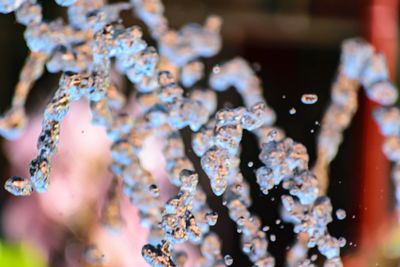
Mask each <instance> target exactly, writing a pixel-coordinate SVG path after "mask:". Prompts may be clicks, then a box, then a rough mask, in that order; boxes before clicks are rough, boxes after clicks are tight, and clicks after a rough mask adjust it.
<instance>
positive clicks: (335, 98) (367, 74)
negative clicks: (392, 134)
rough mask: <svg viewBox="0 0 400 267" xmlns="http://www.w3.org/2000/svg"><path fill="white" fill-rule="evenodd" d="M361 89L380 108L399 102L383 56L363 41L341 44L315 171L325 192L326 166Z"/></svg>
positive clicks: (323, 121)
mask: <svg viewBox="0 0 400 267" xmlns="http://www.w3.org/2000/svg"><path fill="white" fill-rule="evenodd" d="M360 85H361V86H362V87H363V88H364V89H365V93H366V95H367V96H368V97H369V98H370V99H371V100H372V101H375V102H377V103H378V104H380V105H392V104H394V103H395V102H396V100H397V95H398V93H397V89H396V88H395V87H394V86H393V84H392V83H391V82H390V81H389V77H388V71H387V66H386V62H385V58H384V56H383V55H382V54H381V53H378V52H376V51H374V49H373V47H372V46H371V45H370V44H368V43H367V42H366V41H364V40H362V39H358V38H357V39H349V40H346V41H344V42H343V44H342V56H341V61H340V66H339V70H338V74H337V78H336V80H335V81H334V83H333V85H332V90H331V104H330V105H329V106H328V108H327V110H326V112H325V114H324V117H323V119H322V123H321V130H320V133H319V136H318V160H317V163H316V168H315V171H316V173H317V174H318V176H319V177H322V178H324V177H325V179H323V180H322V181H321V183H320V188H321V189H322V190H324V191H325V190H326V187H327V181H326V180H327V178H326V177H327V166H328V165H329V163H330V162H331V161H332V160H333V159H334V158H335V156H336V153H337V151H338V147H339V145H340V143H341V142H342V139H343V131H344V130H345V129H346V128H347V127H348V126H349V125H350V123H351V120H352V118H353V116H354V114H355V112H356V111H357V107H358V100H357V94H358V90H359V88H360Z"/></svg>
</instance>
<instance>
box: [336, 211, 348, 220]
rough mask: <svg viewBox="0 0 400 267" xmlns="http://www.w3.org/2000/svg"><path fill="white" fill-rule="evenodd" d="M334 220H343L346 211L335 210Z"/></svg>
mask: <svg viewBox="0 0 400 267" xmlns="http://www.w3.org/2000/svg"><path fill="white" fill-rule="evenodd" d="M336 218H338V220H343V219H344V218H346V211H345V210H343V209H338V210H336Z"/></svg>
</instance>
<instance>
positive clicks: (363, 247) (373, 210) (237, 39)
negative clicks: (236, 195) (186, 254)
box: [0, 0, 400, 267]
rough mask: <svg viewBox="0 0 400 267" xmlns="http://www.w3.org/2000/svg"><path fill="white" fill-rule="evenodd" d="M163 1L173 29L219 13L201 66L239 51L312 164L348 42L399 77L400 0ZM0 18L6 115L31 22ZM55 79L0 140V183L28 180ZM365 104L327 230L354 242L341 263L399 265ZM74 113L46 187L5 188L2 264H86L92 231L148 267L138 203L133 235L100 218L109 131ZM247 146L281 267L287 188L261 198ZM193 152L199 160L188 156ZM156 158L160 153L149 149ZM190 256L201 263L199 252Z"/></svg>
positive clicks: (231, 98) (41, 86)
mask: <svg viewBox="0 0 400 267" xmlns="http://www.w3.org/2000/svg"><path fill="white" fill-rule="evenodd" d="M41 2H42V6H43V8H44V16H45V18H46V19H48V20H53V19H55V18H57V17H60V16H61V17H64V18H65V9H62V8H60V7H58V6H57V5H56V4H55V3H54V1H41ZM109 2H119V1H109ZM163 2H164V4H165V6H166V14H167V17H168V19H169V21H170V25H171V26H172V27H173V28H176V29H178V28H180V27H181V26H182V25H184V24H185V23H188V22H197V23H202V22H203V21H204V19H205V18H206V16H207V15H210V14H217V15H220V16H221V17H222V18H223V20H224V24H223V28H222V36H223V48H222V51H221V52H220V53H219V54H218V55H217V56H216V57H214V58H212V59H207V60H206V61H205V62H206V66H207V70H210V69H211V68H212V66H213V65H214V64H217V63H221V62H223V61H226V60H229V59H232V58H234V57H235V56H242V57H244V58H245V59H247V60H249V61H250V62H251V64H252V66H253V68H254V70H255V71H256V72H257V73H258V75H259V76H260V77H261V79H262V81H263V85H264V89H265V91H264V93H265V98H266V100H267V102H268V104H269V105H270V106H271V107H272V108H273V109H274V110H275V111H276V113H277V117H278V120H277V125H278V126H279V127H281V128H282V129H284V130H285V132H286V133H287V135H288V136H289V137H291V138H293V139H294V140H295V141H298V142H301V143H303V144H304V145H305V146H306V147H307V149H308V152H309V154H310V158H311V164H312V163H313V162H314V160H315V144H316V136H317V133H318V127H319V126H318V122H319V121H320V119H321V118H322V115H323V112H324V111H325V108H326V107H327V105H328V103H329V100H330V86H331V83H332V81H333V79H334V77H335V75H336V70H337V66H338V63H339V57H340V45H341V42H342V41H343V40H344V39H346V38H351V37H356V36H361V37H364V38H366V39H367V40H369V41H370V42H372V43H373V44H374V45H375V46H376V47H377V48H378V49H379V50H381V51H382V52H384V53H385V55H386V56H387V61H388V64H389V67H390V72H391V77H392V79H393V80H394V81H398V80H397V79H396V78H397V77H400V75H399V74H398V71H397V70H398V68H396V65H397V63H398V59H399V57H398V56H397V50H398V47H399V42H398V40H397V36H398V30H399V27H398V26H399V18H398V13H399V12H400V7H399V5H398V2H399V1H398V0H245V1H244V0H218V1H216V0H190V1H187V0H164V1H163ZM123 19H124V24H126V25H132V24H138V25H141V26H142V27H143V24H142V23H141V22H140V21H138V20H137V19H136V18H134V17H133V16H132V15H131V12H124V13H123ZM0 25H1V34H0V58H1V61H0V86H1V93H0V112H1V113H3V112H4V111H5V110H7V109H8V107H9V106H10V103H11V98H12V95H13V91H14V86H15V84H16V83H17V81H18V75H19V71H20V69H21V68H22V66H23V63H24V60H25V58H26V56H27V54H28V49H27V47H26V45H25V43H24V39H23V31H24V28H23V27H22V26H21V25H19V24H17V23H15V18H14V15H1V16H0ZM143 29H144V31H145V33H147V32H146V28H145V27H143ZM147 36H148V35H147ZM147 40H149V41H150V39H149V38H147ZM150 43H151V41H150ZM58 78H59V77H58V76H57V75H50V74H48V73H46V74H45V75H44V76H43V77H42V78H41V79H40V80H39V81H38V82H37V83H36V85H35V87H34V88H33V90H32V92H31V93H30V95H29V99H28V103H27V108H28V113H29V116H30V122H29V125H28V129H27V131H26V132H25V133H24V134H23V136H22V137H21V138H20V139H18V140H15V141H12V142H10V141H5V140H0V147H1V150H0V177H1V178H0V179H1V180H2V182H1V184H3V183H4V182H5V180H6V179H7V178H8V177H9V176H10V175H27V166H28V163H29V161H30V159H31V158H32V156H33V155H34V153H35V146H36V144H35V142H36V138H37V136H38V134H39V131H40V130H39V127H40V120H41V113H42V112H43V107H44V105H45V104H46V103H47V101H48V100H49V98H50V96H51V95H52V94H53V93H54V91H55V89H56V87H57V84H58ZM125 84H126V83H125ZM397 84H398V83H397ZM124 90H125V91H126V93H127V94H129V93H130V92H131V88H124ZM305 93H314V94H317V95H318V98H319V100H318V102H317V103H316V104H314V105H302V104H301V101H300V99H301V96H302V94H305ZM359 100H360V106H359V110H358V112H357V114H356V116H355V118H354V120H353V123H352V124H351V127H350V128H349V129H347V130H346V131H345V133H344V134H345V138H344V142H343V144H342V145H341V147H340V149H339V152H338V155H337V157H336V159H335V160H334V161H333V162H332V165H331V169H330V178H331V179H330V185H329V191H328V195H329V197H330V198H331V201H332V204H333V207H334V210H336V209H339V208H340V209H344V210H346V213H347V217H346V219H344V220H342V221H339V220H336V219H335V220H334V221H333V222H332V223H331V224H330V225H329V230H330V231H331V233H332V234H333V235H334V236H336V237H339V236H343V237H345V238H346V240H347V245H346V246H345V247H344V248H343V249H342V253H343V255H344V259H345V266H356V267H357V266H360V267H364V266H366V267H367V266H399V263H400V260H399V259H400V228H398V226H397V223H398V222H397V221H396V214H395V211H394V209H393V207H394V197H393V188H392V187H393V186H392V184H391V180H390V165H389V162H387V161H386V160H385V158H384V156H383V155H382V152H381V146H380V144H381V142H382V137H381V136H380V135H379V134H378V131H377V127H376V126H375V123H374V122H373V121H372V119H371V114H370V113H371V110H372V108H373V104H372V103H370V102H368V101H367V100H366V98H365V97H364V96H363V95H362V93H361V95H360V97H359ZM227 103H228V104H229V105H230V106H239V105H241V99H240V96H239V95H238V94H237V93H236V92H235V91H234V90H229V91H227V92H224V93H223V94H221V95H220V96H219V106H220V107H222V106H224V105H226V104H227ZM291 108H295V109H296V111H297V112H296V114H294V115H291V114H289V110H290V109H291ZM72 110H73V111H72V112H71V114H70V115H68V117H67V119H66V122H65V124H64V125H63V128H62V134H61V141H60V143H61V147H60V149H59V152H57V154H56V156H55V158H56V159H55V161H56V162H55V166H54V167H53V169H52V173H53V174H52V185H51V189H50V190H49V192H48V193H46V194H43V195H40V196H31V197H27V198H16V197H13V196H11V195H10V194H8V193H7V192H6V191H5V190H3V189H2V190H1V191H0V219H1V227H0V266H1V267H3V266H4V267H25V266H26V267H28V266H29V267H30V266H35V267H41V266H43V267H44V266H52V267H53V266H54V267H61V266H65V267H67V266H85V264H86V263H84V262H83V261H81V260H80V258H81V257H80V256H79V251H80V246H81V244H82V242H83V240H85V236H87V235H88V232H91V233H96V234H95V235H96V236H97V237H98V239H99V240H100V241H99V242H102V243H104V244H107V243H108V244H109V246H108V247H107V246H106V248H105V250H107V249H109V250H110V251H111V250H113V252H112V253H110V254H111V255H119V257H122V258H121V259H119V261H117V263H114V264H113V265H108V264H107V262H106V263H104V265H103V266H137V267H138V266H146V265H145V263H144V261H143V260H142V259H141V256H140V249H141V246H142V245H143V244H144V242H145V238H146V237H145V235H146V232H145V231H144V230H143V229H142V228H141V227H140V226H139V223H138V216H137V210H136V209H135V208H134V207H132V206H131V205H130V204H129V203H128V201H125V202H126V203H122V207H123V208H122V209H123V213H124V217H125V220H126V221H128V222H127V225H126V226H125V227H126V229H125V230H126V232H127V233H128V234H127V235H123V236H122V237H121V236H118V235H109V234H107V233H104V232H103V231H102V230H101V229H97V228H98V227H97V226H95V225H94V223H93V222H94V221H95V220H96V216H97V214H98V211H99V209H100V207H99V202H101V201H103V199H104V195H105V191H106V187H107V184H108V183H109V181H110V174H108V173H107V165H108V162H109V153H108V149H109V145H110V144H109V142H108V141H107V139H106V136H105V134H104V132H103V129H101V128H96V127H94V126H91V125H90V114H89V111H88V108H87V105H85V104H84V103H77V104H75V105H73V106H72ZM183 135H184V137H185V141H187V142H189V141H190V140H189V131H187V130H184V131H183ZM242 144H243V153H242V156H241V159H242V166H241V169H242V171H243V174H244V176H245V178H246V179H247V180H248V181H249V183H250V184H251V192H252V198H253V203H254V204H253V206H252V207H251V211H252V212H254V213H256V214H258V215H259V216H260V218H261V219H262V222H263V224H264V225H269V226H270V230H269V232H268V234H269V235H275V236H276V241H274V242H270V247H269V251H270V252H271V253H272V254H273V255H274V256H275V258H276V259H277V266H284V265H283V262H284V257H285V254H286V252H287V249H288V246H290V245H291V244H292V243H293V240H294V235H293V231H292V226H291V225H289V224H285V223H279V224H276V220H277V219H279V205H280V204H279V199H280V195H281V194H282V191H280V190H279V189H277V190H273V191H272V192H271V193H270V194H269V195H268V196H265V195H262V194H261V192H260V190H259V188H258V185H257V184H256V182H255V175H254V170H255V169H256V168H257V167H259V166H260V162H259V160H258V153H259V151H258V148H257V143H256V140H255V139H254V138H253V137H252V136H250V135H246V134H245V136H244V140H243V143H242ZM149 149H151V148H149ZM367 153H368V156H367ZM188 154H189V156H190V157H191V159H193V160H194V162H195V163H196V164H197V167H198V166H199V165H198V164H199V161H198V159H197V158H196V157H195V155H194V154H193V152H191V151H188ZM149 161H154V159H153V158H151V156H149ZM250 161H251V162H253V163H254V164H253V166H252V167H249V166H248V162H250ZM153 165H154V166H153ZM153 165H152V164H149V166H147V167H148V168H150V169H151V168H154V169H155V170H156V169H157V167H158V164H153ZM162 176H163V174H160V177H162ZM207 183H208V181H207V178H205V177H204V175H203V176H202V177H201V185H202V186H203V188H204V189H205V191H206V192H207V193H208V195H209V199H208V201H209V205H210V206H211V207H212V208H213V209H215V210H217V211H218V213H219V215H220V216H219V220H218V223H217V225H216V226H215V227H214V230H215V231H216V232H217V233H218V234H219V236H220V237H221V239H222V240H223V254H230V255H232V257H233V258H234V263H233V265H232V266H241V267H245V266H251V264H250V262H249V261H248V260H247V258H246V257H245V256H244V255H243V254H242V252H241V249H240V244H239V235H238V234H237V233H236V229H235V225H234V223H233V222H232V221H230V219H229V216H228V214H227V210H226V209H225V207H223V206H222V204H221V199H219V198H217V197H215V196H214V195H212V194H211V191H210V188H209V186H208V184H207ZM165 186H167V185H165ZM171 190H174V189H173V188H171ZM166 191H167V192H169V191H168V190H166ZM171 192H172V191H171ZM125 230H124V231H125ZM192 253H193V254H194V256H193V258H196V256H195V254H196V251H195V249H193V252H192ZM106 254H107V253H106ZM111 257H113V256H111ZM124 257H125V259H124ZM192 264H193V262H191V263H189V265H188V266H193V265H192ZM88 266H89V265H88Z"/></svg>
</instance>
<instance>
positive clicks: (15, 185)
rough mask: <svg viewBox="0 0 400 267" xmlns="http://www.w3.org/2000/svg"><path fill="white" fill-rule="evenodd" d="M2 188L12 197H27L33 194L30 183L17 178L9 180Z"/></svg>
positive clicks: (24, 179) (27, 180)
mask: <svg viewBox="0 0 400 267" xmlns="http://www.w3.org/2000/svg"><path fill="white" fill-rule="evenodd" d="M4 188H5V189H6V190H7V191H8V192H10V193H11V194H13V195H14V196H29V195H30V194H32V192H33V187H32V183H31V181H30V180H29V179H26V178H23V177H19V176H13V177H11V178H9V179H8V180H7V181H6V183H5V185H4Z"/></svg>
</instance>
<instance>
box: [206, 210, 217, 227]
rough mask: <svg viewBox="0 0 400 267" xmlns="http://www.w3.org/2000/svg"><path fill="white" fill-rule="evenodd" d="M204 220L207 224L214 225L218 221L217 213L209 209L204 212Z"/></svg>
mask: <svg viewBox="0 0 400 267" xmlns="http://www.w3.org/2000/svg"><path fill="white" fill-rule="evenodd" d="M206 220H207V223H208V225H211V226H213V225H215V224H216V223H217V221H218V213H217V212H216V211H210V212H207V214H206Z"/></svg>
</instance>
